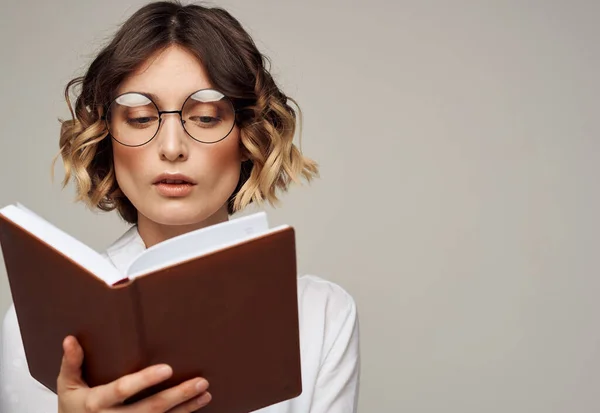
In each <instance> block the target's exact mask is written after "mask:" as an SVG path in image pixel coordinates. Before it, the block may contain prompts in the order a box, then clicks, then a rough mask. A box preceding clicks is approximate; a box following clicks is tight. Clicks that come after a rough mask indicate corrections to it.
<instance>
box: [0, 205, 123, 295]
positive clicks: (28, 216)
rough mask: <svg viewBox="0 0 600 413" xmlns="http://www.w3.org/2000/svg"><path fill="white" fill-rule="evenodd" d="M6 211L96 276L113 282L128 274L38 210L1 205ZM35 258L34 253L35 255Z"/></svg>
mask: <svg viewBox="0 0 600 413" xmlns="http://www.w3.org/2000/svg"><path fill="white" fill-rule="evenodd" d="M0 214H2V215H4V216H5V217H7V218H8V219H10V220H11V221H13V222H14V223H15V224H17V225H18V226H20V227H21V228H23V229H25V230H26V231H28V232H30V233H31V234H33V235H34V236H36V237H37V238H38V239H40V240H42V241H44V242H45V243H47V244H49V245H50V246H52V247H53V248H54V249H56V250H57V251H60V252H61V253H62V254H64V255H65V256H67V257H69V258H70V259H71V260H73V261H75V262H76V263H78V264H79V265H81V266H82V267H84V268H87V269H88V270H89V271H90V272H91V273H93V274H94V275H95V276H96V277H98V278H100V279H101V280H103V281H104V282H106V283H107V284H108V285H113V284H115V283H117V282H118V281H120V280H123V279H125V278H126V276H125V275H124V274H121V273H120V272H119V270H117V269H116V268H115V267H114V266H113V265H112V264H111V263H110V262H108V261H107V260H106V259H105V258H104V257H102V255H100V254H99V253H98V252H96V251H94V250H93V249H92V248H90V247H88V246H87V245H85V244H84V243H83V242H81V241H79V240H78V239H76V238H74V237H72V236H71V235H69V234H67V233H66V232H64V231H62V230H60V229H58V228H57V227H55V226H54V225H52V224H51V223H50V222H48V221H46V220H45V219H43V218H42V217H40V216H39V215H37V214H36V213H34V212H32V211H30V210H29V209H27V208H25V207H23V206H22V205H20V204H18V206H15V205H9V206H6V207H4V208H2V209H0ZM32 259H35V257H32Z"/></svg>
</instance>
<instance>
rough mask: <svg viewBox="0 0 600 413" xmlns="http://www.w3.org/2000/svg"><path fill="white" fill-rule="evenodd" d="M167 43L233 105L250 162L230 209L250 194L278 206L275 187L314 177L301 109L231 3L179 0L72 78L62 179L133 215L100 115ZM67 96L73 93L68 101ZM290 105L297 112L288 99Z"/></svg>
mask: <svg viewBox="0 0 600 413" xmlns="http://www.w3.org/2000/svg"><path fill="white" fill-rule="evenodd" d="M171 45H177V46H180V47H184V48H186V49H187V50H188V51H190V52H191V53H193V54H194V55H195V56H196V57H197V58H198V59H199V61H201V62H202V64H203V65H204V67H205V68H206V71H207V73H208V76H209V78H210V80H211V82H212V83H213V85H214V87H215V88H217V89H219V90H220V91H222V92H223V93H224V94H225V95H227V96H228V97H229V98H230V99H231V100H232V102H233V104H234V106H235V107H236V109H237V110H238V111H237V115H236V124H237V125H238V127H239V129H240V137H241V139H240V141H241V146H242V148H241V149H242V153H243V155H244V158H245V159H246V160H245V161H243V162H242V165H241V173H240V178H239V181H238V185H237V187H236V189H235V191H234V192H233V193H232V194H231V197H230V198H229V200H228V212H229V214H233V213H234V212H236V211H238V210H241V209H243V208H244V207H245V206H247V205H249V204H250V203H252V202H257V203H262V202H265V201H266V202H268V203H270V204H276V203H277V201H278V193H277V192H278V191H286V190H287V189H288V186H289V184H290V183H291V182H292V181H293V182H299V180H300V178H304V179H305V180H307V181H310V180H311V179H312V178H313V177H316V176H317V175H318V166H317V164H316V163H315V162H314V161H312V160H310V159H308V158H306V157H304V156H303V155H302V153H301V152H300V150H299V149H298V147H297V146H296V145H295V144H294V143H293V138H294V134H295V132H296V125H297V124H301V115H302V112H301V110H300V108H299V106H298V105H297V104H296V102H295V101H294V100H293V99H292V98H290V97H288V96H286V95H285V94H284V93H283V92H282V91H281V90H280V89H279V87H278V86H277V85H276V83H275V81H274V80H273V78H272V76H271V74H270V73H269V71H268V69H267V68H266V63H267V62H268V59H267V58H266V57H265V56H264V55H262V54H261V53H260V52H259V51H258V49H257V47H256V45H255V43H254V41H253V40H252V38H251V37H250V36H249V34H248V33H247V32H246V31H245V30H244V29H243V27H242V26H241V24H240V23H239V22H238V21H237V20H236V19H235V18H234V17H233V16H231V15H230V14H229V13H228V12H227V11H225V10H223V9H221V8H217V7H212V8H207V7H204V6H200V5H195V4H193V5H187V6H183V5H182V4H181V3H179V2H178V1H173V2H168V1H160V2H155V3H150V4H148V5H146V6H144V7H142V8H141V9H139V10H138V11H137V12H136V13H134V14H133V15H132V16H131V17H130V18H129V19H128V20H127V21H126V22H125V23H124V24H123V25H122V26H121V28H120V29H119V31H118V32H117V33H116V35H115V36H114V38H113V39H112V41H111V42H110V43H109V44H108V45H107V46H106V47H105V48H104V49H103V50H102V51H101V52H100V53H99V54H98V55H97V57H96V58H95V59H94V60H93V62H92V63H91V65H90V66H89V68H88V70H87V72H86V74H85V75H84V76H82V77H78V78H75V79H73V80H71V81H70V82H69V83H68V84H67V86H66V88H65V99H66V101H67V104H68V106H69V110H70V111H71V117H72V119H70V120H65V121H63V122H62V128H61V132H60V152H59V156H61V157H62V160H63V163H64V167H65V178H64V180H63V186H66V185H67V184H68V183H69V181H70V180H71V179H73V180H74V181H75V185H76V189H77V200H78V201H82V202H84V203H86V204H87V205H88V206H89V207H91V208H99V209H101V210H104V211H111V210H113V209H117V211H118V212H119V214H120V215H121V217H122V218H123V219H124V220H126V221H127V222H129V223H136V222H137V210H136V209H135V207H134V206H133V204H132V203H131V202H130V201H129V199H127V197H126V196H125V195H124V194H123V193H122V192H121V190H120V189H119V187H118V184H117V180H116V176H115V169H114V165H113V157H112V145H113V142H112V139H111V138H110V136H109V134H108V131H107V129H106V125H105V122H104V121H103V120H102V115H103V114H104V113H105V112H106V108H107V107H108V105H109V104H110V102H111V101H112V99H114V97H115V94H116V91H117V89H118V87H119V85H120V83H121V82H122V81H123V80H124V79H125V78H126V77H127V76H128V75H130V74H131V73H133V72H134V71H135V70H136V69H137V68H138V67H139V66H140V65H141V64H142V63H144V61H146V60H147V59H148V58H149V57H150V56H152V55H153V54H154V53H156V52H159V51H161V50H164V49H165V48H166V47H169V46H171ZM71 94H75V95H76V96H77V98H76V100H75V104H74V105H72V103H71V98H70V96H71ZM290 103H293V104H294V105H295V106H296V108H297V113H296V111H295V110H294V109H293V108H292V107H291V106H290Z"/></svg>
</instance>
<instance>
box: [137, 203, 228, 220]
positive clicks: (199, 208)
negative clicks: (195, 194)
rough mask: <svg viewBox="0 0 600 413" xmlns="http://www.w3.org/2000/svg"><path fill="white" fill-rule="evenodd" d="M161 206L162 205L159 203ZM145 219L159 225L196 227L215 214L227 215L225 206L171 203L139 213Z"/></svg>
mask: <svg viewBox="0 0 600 413" xmlns="http://www.w3.org/2000/svg"><path fill="white" fill-rule="evenodd" d="M161 204H162V203H161ZM140 212H141V213H142V214H143V215H144V216H145V217H146V218H148V219H149V220H150V221H153V222H155V223H157V224H159V225H196V224H199V223H202V222H204V221H206V220H210V218H211V217H213V216H214V215H215V214H219V215H220V214H223V212H224V213H225V216H226V215H227V208H226V205H222V206H219V205H215V206H212V205H202V204H201V203H198V202H195V203H191V202H189V203H180V202H172V203H166V205H156V207H155V208H151V209H150V210H147V211H140Z"/></svg>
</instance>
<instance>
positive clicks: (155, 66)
mask: <svg viewBox="0 0 600 413" xmlns="http://www.w3.org/2000/svg"><path fill="white" fill-rule="evenodd" d="M212 87H213V85H212V84H211V82H210V80H209V78H208V74H207V73H206V69H205V68H204V66H203V65H202V63H201V62H200V61H199V60H198V58H197V57H196V56H194V55H193V54H192V53H190V52H189V51H188V50H186V49H184V48H182V47H179V46H170V47H168V48H167V49H165V50H162V51H160V52H157V53H155V54H154V55H152V56H150V57H149V58H148V59H147V60H146V61H145V62H144V63H143V64H142V65H140V67H139V68H138V69H137V70H136V71H135V72H133V73H132V74H131V75H129V76H128V77H127V78H125V80H124V81H123V82H122V83H121V85H119V88H118V89H117V95H120V94H122V93H126V92H144V93H148V94H151V95H153V96H155V97H156V99H157V100H156V103H157V104H160V105H180V104H181V102H182V101H183V100H184V99H185V98H186V97H188V96H189V95H190V94H191V93H192V92H195V91H196V90H199V89H208V88H212Z"/></svg>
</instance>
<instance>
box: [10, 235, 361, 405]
mask: <svg viewBox="0 0 600 413" xmlns="http://www.w3.org/2000/svg"><path fill="white" fill-rule="evenodd" d="M144 249H145V246H144V243H143V241H142V239H141V237H140V235H139V233H138V231H137V226H135V225H134V226H132V227H131V228H130V229H129V230H128V231H127V232H125V234H123V235H122V236H121V237H120V238H119V239H118V240H117V241H115V242H114V243H113V244H112V245H111V246H110V247H109V248H108V249H107V251H106V253H105V254H104V256H105V257H106V258H108V259H109V260H110V261H111V262H112V263H113V264H114V265H115V266H116V267H117V268H118V269H119V270H121V271H122V272H125V270H126V269H127V267H128V266H129V264H130V263H131V262H132V261H133V259H134V258H135V257H137V255H138V254H140V253H141V252H142V251H143V250H144ZM298 306H299V318H300V355H301V364H302V387H303V391H302V394H301V395H300V396H298V397H296V398H294V399H291V400H288V401H284V402H281V403H277V404H274V405H272V406H269V407H266V408H264V409H260V410H257V411H256V412H257V413H258V412H260V413H354V412H356V408H357V407H356V406H357V401H358V388H359V375H360V356H359V334H358V333H359V330H358V316H357V312H356V305H355V303H354V300H353V299H352V297H351V296H350V295H349V294H348V293H347V292H346V291H345V290H344V289H342V288H341V287H340V286H338V285H337V284H334V283H332V282H329V281H326V280H323V279H321V278H319V277H316V276H312V275H305V276H302V277H299V278H298ZM1 350H2V357H1V358H0V363H1V364H0V412H2V413H56V412H57V410H58V407H57V405H58V400H57V399H58V398H57V396H56V394H54V393H53V392H51V391H50V390H48V389H47V388H46V387H45V386H43V385H42V384H40V383H39V382H38V381H37V380H35V379H34V378H32V377H31V375H30V374H29V370H28V367H27V361H26V358H25V350H24V348H23V343H22V341H21V335H20V331H19V326H18V323H17V317H16V313H15V308H14V305H11V307H10V308H9V310H8V312H7V313H6V315H5V317H4V324H3V328H2V348H1Z"/></svg>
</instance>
